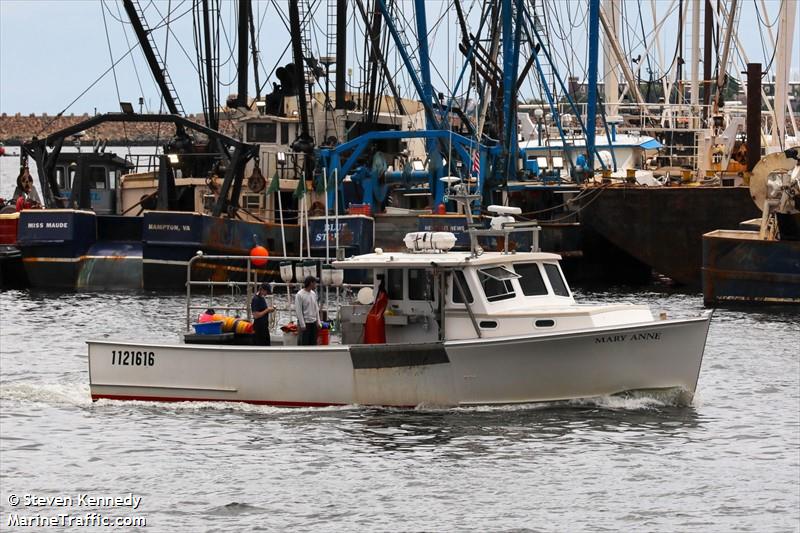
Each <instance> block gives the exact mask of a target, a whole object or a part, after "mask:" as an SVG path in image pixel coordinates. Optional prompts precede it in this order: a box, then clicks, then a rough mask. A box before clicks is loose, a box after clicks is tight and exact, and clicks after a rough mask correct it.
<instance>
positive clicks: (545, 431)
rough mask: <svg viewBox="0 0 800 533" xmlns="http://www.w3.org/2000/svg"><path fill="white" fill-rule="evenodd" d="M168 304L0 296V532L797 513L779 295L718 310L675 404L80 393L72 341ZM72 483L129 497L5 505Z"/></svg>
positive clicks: (711, 520) (637, 525) (692, 305)
mask: <svg viewBox="0 0 800 533" xmlns="http://www.w3.org/2000/svg"><path fill="white" fill-rule="evenodd" d="M578 296H580V297H582V298H583V299H584V300H585V301H606V302H608V301H610V302H623V301H624V302H646V303H649V304H651V305H653V308H654V309H656V310H658V309H672V310H676V311H675V312H678V313H690V312H695V311H699V310H700V306H701V297H700V295H696V294H690V295H687V294H670V293H665V292H641V291H640V292H635V293H631V292H621V291H608V292H588V291H584V292H583V293H581V294H578ZM182 306H183V299H182V297H181V296H179V295H156V294H135V293H106V294H87V293H67V294H64V293H50V292H33V291H30V292H29V291H6V292H3V293H0V309H2V318H1V319H0V333H1V334H2V337H1V338H0V462H1V465H2V467H1V468H0V486H2V491H1V492H2V494H0V512H2V519H3V528H4V530H6V531H15V530H24V529H26V528H17V529H15V528H14V527H11V528H8V527H6V526H7V524H8V520H9V517H10V516H11V514H12V513H18V514H19V515H27V516H30V515H35V514H40V515H42V516H54V515H57V514H59V513H72V514H79V513H81V515H83V514H85V513H88V512H90V511H91V512H97V513H99V514H101V515H104V516H111V517H114V516H130V517H144V518H145V519H146V524H147V525H146V526H145V527H139V528H137V527H133V528H125V529H124V530H130V531H136V530H140V531H193V532H199V531H245V530H249V531H283V530H305V531H313V530H316V531H379V530H380V531H383V530H403V531H455V530H459V531H461V530H481V531H494V530H528V531H622V530H637V531H705V532H707V531H758V532H765V531H798V528H800V414H798V413H799V412H800V411H799V408H800V367H799V363H798V351H797V346H798V344H797V341H798V338H799V337H800V313H799V312H797V311H796V310H794V311H792V310H786V309H784V310H780V309H769V310H743V311H742V310H718V311H717V312H716V314H715V316H714V319H713V322H712V325H711V330H710V333H709V338H708V346H707V350H706V355H705V359H704V361H703V368H702V371H701V375H700V382H699V385H698V394H697V396H696V398H695V400H694V402H693V403H692V405H689V406H681V405H677V404H675V403H673V401H672V399H670V398H648V397H640V398H597V399H592V400H586V401H581V402H567V403H555V404H546V405H522V406H513V407H492V408H489V407H484V408H461V409H437V408H433V407H430V408H420V409H417V410H395V409H375V408H365V407H358V406H349V407H342V408H329V409H287V408H270V407H261V406H249V405H240V404H213V403H206V404H158V403H141V402H113V401H100V402H96V403H92V401H91V399H90V397H89V386H88V382H89V375H88V369H87V366H88V365H87V356H86V345H85V344H84V341H85V340H86V339H88V338H106V337H110V338H126V339H140V340H142V341H155V342H160V341H167V342H170V341H172V342H174V341H177V339H178V335H177V332H179V331H180V330H181V329H182V326H183V320H184V315H183V307H182ZM86 494H88V495H89V496H91V497H127V496H128V495H133V496H135V497H139V498H141V501H140V503H139V505H138V508H136V509H132V508H131V507H124V506H123V507H111V508H110V507H108V506H96V507H91V506H89V507H84V506H81V507H76V504H75V502H73V506H72V507H53V506H44V507H25V506H23V504H22V503H20V504H18V505H17V506H16V507H12V506H11V504H10V503H9V502H10V499H11V496H12V495H15V496H17V497H18V498H19V497H22V496H24V495H33V496H37V497H54V496H71V497H73V498H77V497H78V496H79V495H86ZM23 503H24V500H23ZM27 529H28V530H30V528H27ZM67 529H70V528H67ZM74 529H75V530H78V529H80V528H77V527H76V528H74Z"/></svg>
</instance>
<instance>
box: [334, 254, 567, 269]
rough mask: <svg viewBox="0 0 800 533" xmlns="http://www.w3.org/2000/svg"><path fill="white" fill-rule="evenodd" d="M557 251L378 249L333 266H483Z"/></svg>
mask: <svg viewBox="0 0 800 533" xmlns="http://www.w3.org/2000/svg"><path fill="white" fill-rule="evenodd" d="M560 259H561V256H560V255H557V254H550V253H544V252H518V253H509V254H504V253H502V252H485V253H484V254H482V255H480V256H478V257H471V256H470V253H469V252H442V253H409V252H382V253H379V254H377V253H372V254H364V255H357V256H354V257H350V258H347V259H344V260H342V261H335V262H334V263H333V266H334V267H336V268H424V267H429V266H433V265H437V266H442V267H447V268H454V267H459V266H461V267H463V266H467V265H473V266H487V265H498V264H507V263H522V262H529V261H558V260H560Z"/></svg>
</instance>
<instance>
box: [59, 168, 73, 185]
mask: <svg viewBox="0 0 800 533" xmlns="http://www.w3.org/2000/svg"><path fill="white" fill-rule="evenodd" d="M56 183H58V186H59V187H61V188H62V189H69V186H70V183H69V181H68V180H67V172H66V169H65V168H64V167H56Z"/></svg>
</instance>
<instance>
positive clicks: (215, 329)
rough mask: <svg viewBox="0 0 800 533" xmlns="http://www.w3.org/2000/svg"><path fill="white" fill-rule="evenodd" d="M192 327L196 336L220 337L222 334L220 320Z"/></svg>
mask: <svg viewBox="0 0 800 533" xmlns="http://www.w3.org/2000/svg"><path fill="white" fill-rule="evenodd" d="M192 327H194V332H195V333H197V334H198V335H220V334H221V333H222V321H221V320H216V321H214V322H202V323H199V324H192Z"/></svg>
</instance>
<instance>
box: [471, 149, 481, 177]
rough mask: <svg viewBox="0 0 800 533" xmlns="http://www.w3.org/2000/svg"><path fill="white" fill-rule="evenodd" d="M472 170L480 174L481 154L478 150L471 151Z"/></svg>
mask: <svg viewBox="0 0 800 533" xmlns="http://www.w3.org/2000/svg"><path fill="white" fill-rule="evenodd" d="M472 172H474V173H476V174H480V172H481V154H480V151H479V150H475V151H474V152H473V153H472Z"/></svg>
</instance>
